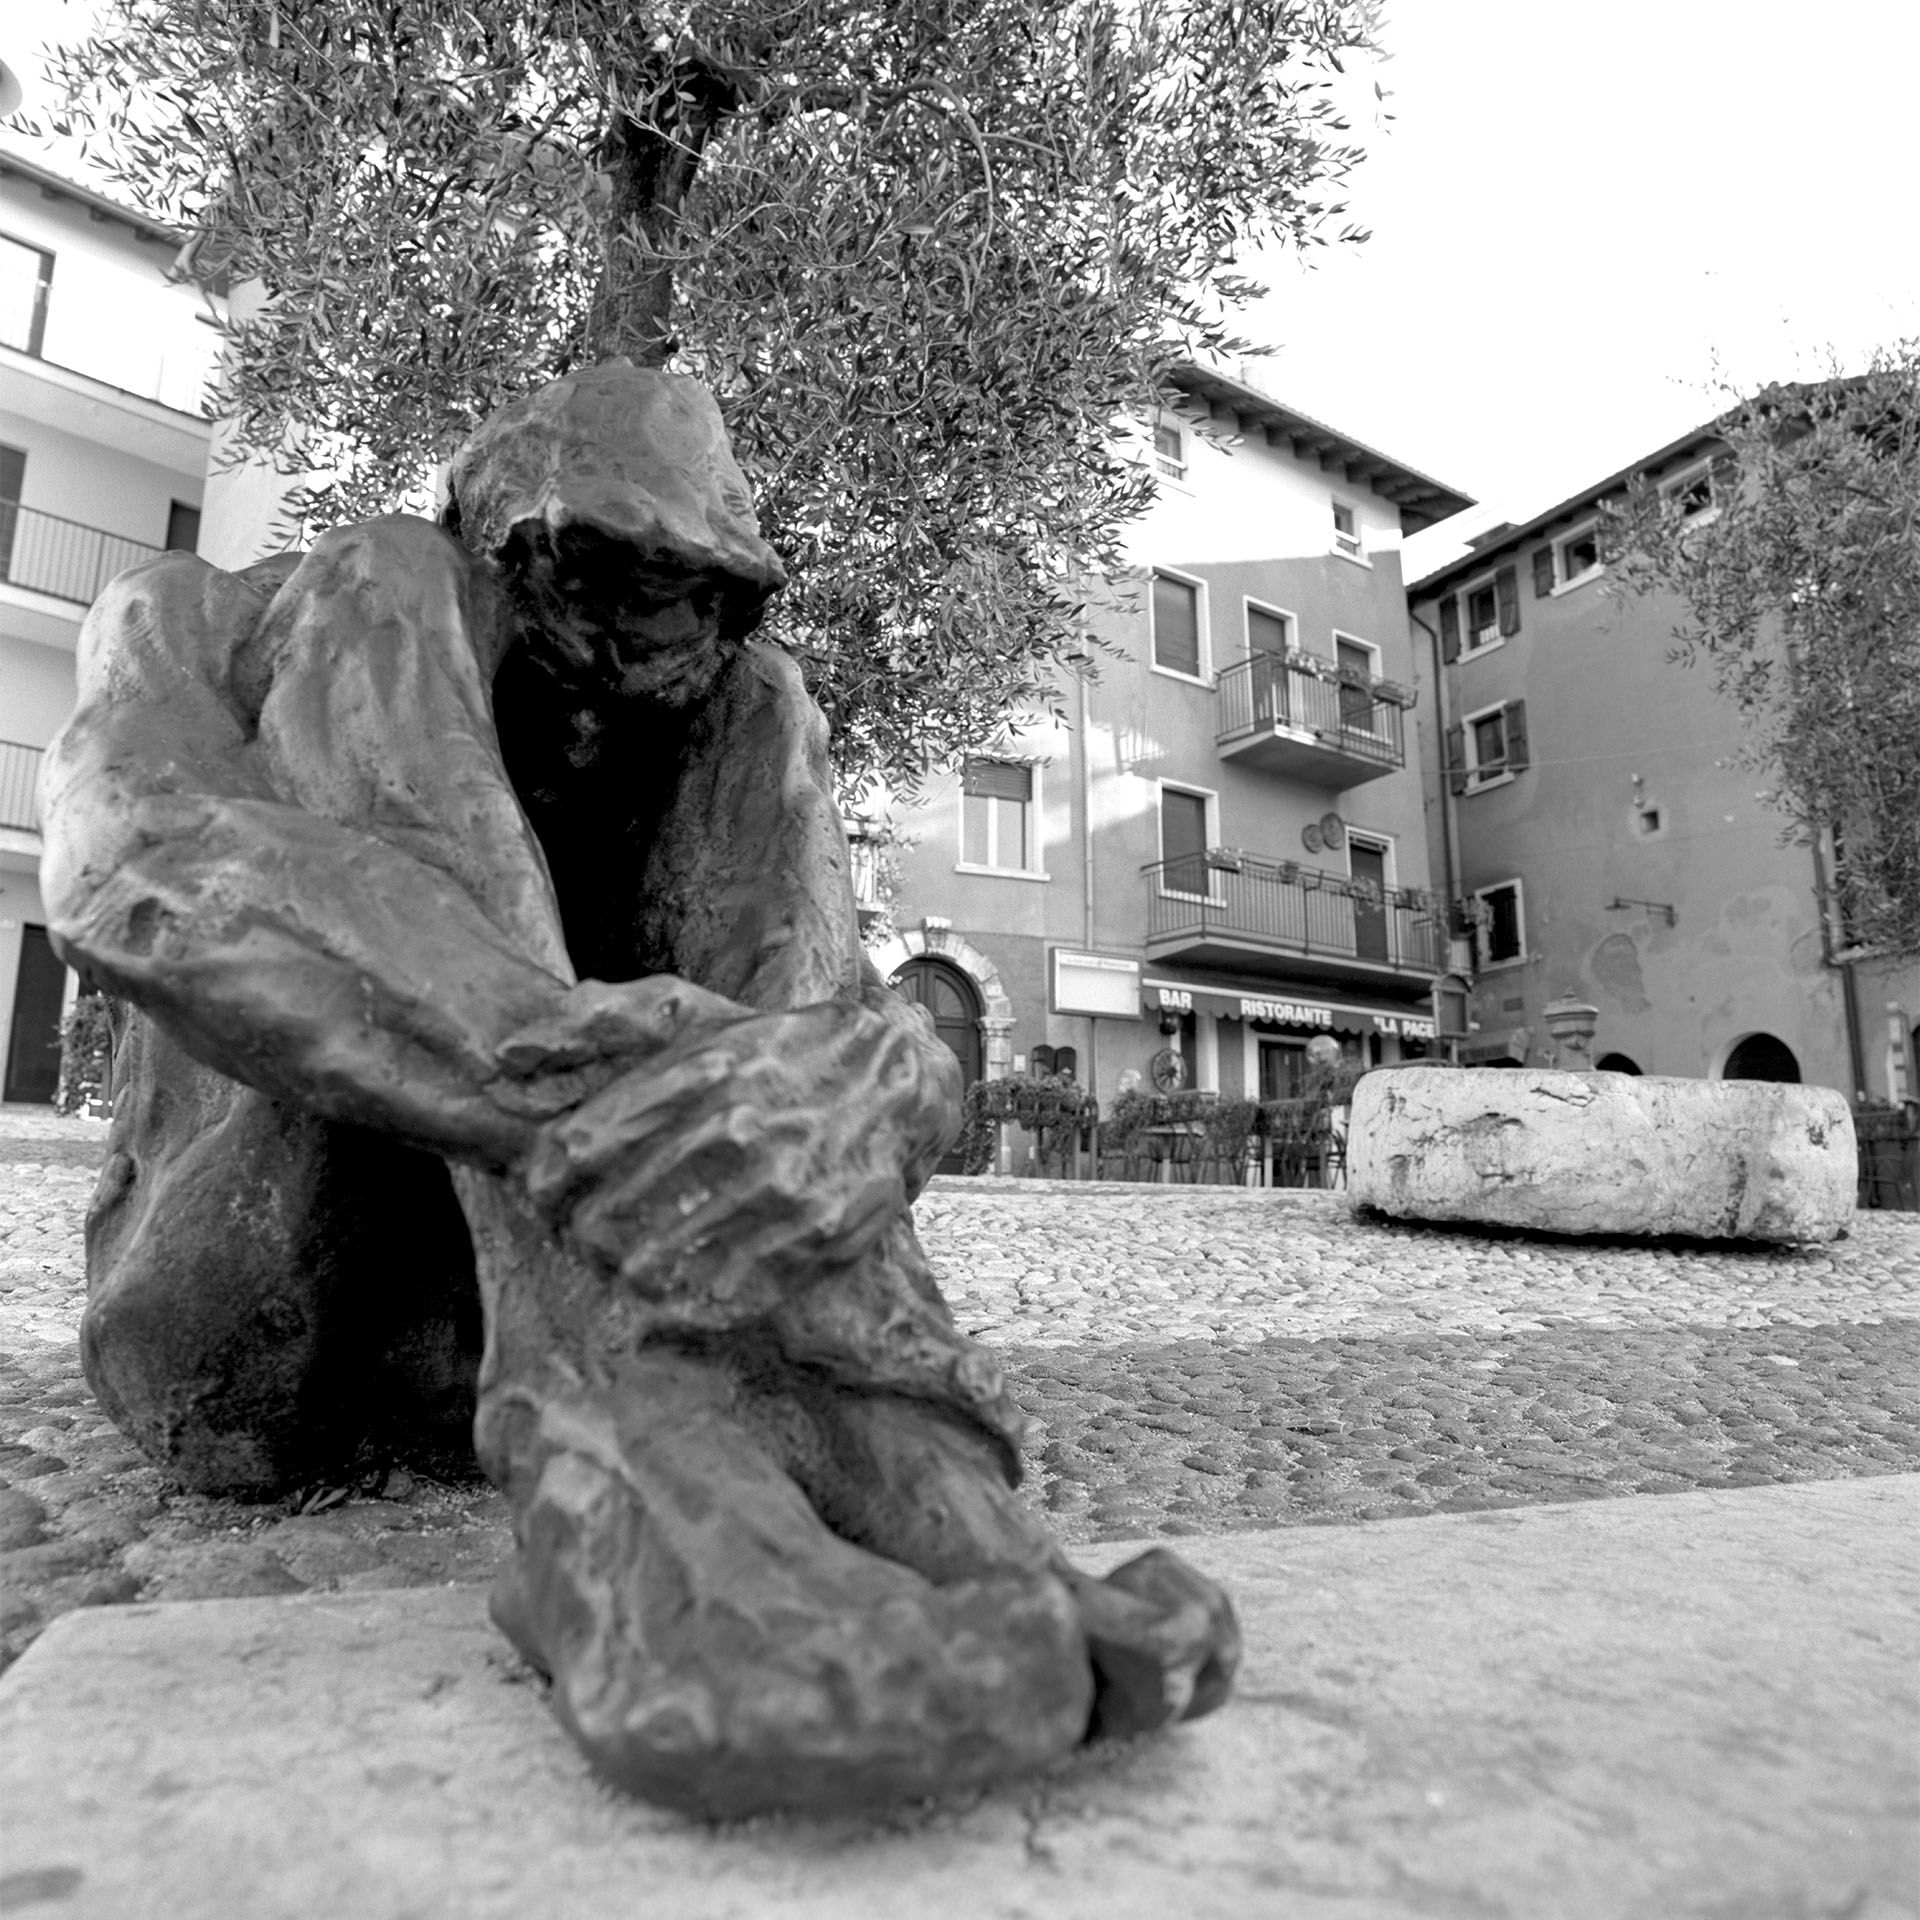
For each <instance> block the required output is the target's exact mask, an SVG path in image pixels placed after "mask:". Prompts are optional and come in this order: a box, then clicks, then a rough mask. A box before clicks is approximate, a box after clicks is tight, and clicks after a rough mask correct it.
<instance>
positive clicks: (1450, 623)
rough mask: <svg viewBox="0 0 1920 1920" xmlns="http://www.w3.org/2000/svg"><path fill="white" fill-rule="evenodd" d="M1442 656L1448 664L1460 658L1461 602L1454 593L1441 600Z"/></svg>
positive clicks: (1450, 664)
mask: <svg viewBox="0 0 1920 1920" xmlns="http://www.w3.org/2000/svg"><path fill="white" fill-rule="evenodd" d="M1440 658H1441V659H1442V660H1444V661H1445V662H1446V664H1447V665H1448V666H1452V665H1453V663H1454V662H1455V661H1456V660H1458V659H1459V658H1460V602H1459V601H1458V600H1457V599H1455V598H1454V596H1453V595H1452V594H1448V595H1447V597H1446V598H1445V599H1444V600H1442V601H1441V602H1440Z"/></svg>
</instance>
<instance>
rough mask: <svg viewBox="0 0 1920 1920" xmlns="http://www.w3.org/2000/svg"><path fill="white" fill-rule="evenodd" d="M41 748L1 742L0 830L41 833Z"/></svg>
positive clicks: (7, 741) (8, 741) (13, 742)
mask: <svg viewBox="0 0 1920 1920" xmlns="http://www.w3.org/2000/svg"><path fill="white" fill-rule="evenodd" d="M39 791H40V749H39V748H38V747H23V746H21V745H20V744H19V742H18V741H15V740H0V827H17V828H20V829H22V830H23V831H25V832H27V833H38V832H39V831H40V801H39Z"/></svg>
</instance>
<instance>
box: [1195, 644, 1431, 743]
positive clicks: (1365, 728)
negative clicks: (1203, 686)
mask: <svg viewBox="0 0 1920 1920" xmlns="http://www.w3.org/2000/svg"><path fill="white" fill-rule="evenodd" d="M1218 685H1219V716H1218V717H1219V738H1220V741H1221V744H1222V745H1224V744H1226V743H1227V742H1228V741H1230V740H1234V739H1237V738H1238V737H1239V736H1241V735H1242V734H1249V733H1264V732H1266V731H1267V730H1268V729H1269V728H1272V727H1274V726H1284V727H1294V728H1298V729H1299V730H1300V731H1302V732H1305V733H1311V734H1315V735H1317V736H1318V737H1319V738H1320V739H1321V740H1323V741H1325V742H1326V744H1327V745H1328V746H1331V747H1337V748H1338V749H1339V750H1340V752H1342V753H1346V754H1351V755H1353V756H1354V757H1355V758H1357V759H1361V760H1373V761H1377V762H1378V763H1379V764H1380V765H1381V766H1383V767H1399V766H1404V765H1405V764H1406V759H1407V751H1406V744H1405V737H1404V730H1403V727H1402V723H1401V716H1400V707H1399V704H1398V703H1397V702H1396V701H1394V700H1391V699H1387V698H1384V697H1383V696H1382V695H1381V694H1380V692H1379V691H1378V688H1379V686H1380V683H1379V682H1378V681H1373V680H1368V681H1364V682H1360V681H1354V682H1348V681H1344V680H1340V679H1337V678H1336V679H1328V678H1326V677H1325V676H1324V674H1322V673H1319V672H1315V671H1314V670H1313V668H1311V667H1306V666H1299V665H1296V664H1295V663H1294V661H1292V660H1290V659H1289V658H1287V656H1285V655H1284V654H1277V653H1256V654H1255V655H1254V656H1253V657H1252V658H1251V659H1249V660H1241V661H1238V662H1236V663H1235V664H1234V665H1233V666H1231V667H1228V668H1226V669H1225V670H1224V671H1223V672H1222V673H1221V675H1220V678H1219V682H1218Z"/></svg>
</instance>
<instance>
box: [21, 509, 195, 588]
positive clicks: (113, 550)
mask: <svg viewBox="0 0 1920 1920" xmlns="http://www.w3.org/2000/svg"><path fill="white" fill-rule="evenodd" d="M159 551H160V549H159V548H158V547H155V546H150V545H149V544H148V543H147V542H146V541H144V540H129V539H128V538H127V537H126V536H125V535H124V534H119V533H108V532H107V531H106V530H105V529H104V528H101V527H89V526H86V525H83V524H82V523H81V522H80V521H78V520H63V519H62V518H61V517H60V515H59V514H57V513H42V512H41V511H40V510H39V509H38V508H37V507H23V506H22V505H21V504H20V503H19V501H17V500H0V580H4V581H5V582H6V583H7V584H8V585H9V586H15V587H26V588H28V589H30V590H31V591H32V592H34V593H44V594H48V595H50V596H51V597H52V598H54V599H55V600H71V601H73V602H74V603H75V605H77V606H82V607H90V606H92V604H93V603H94V600H95V599H96V598H97V597H98V595H99V592H100V589H101V588H102V587H104V586H105V585H106V584H107V582H108V581H109V580H111V579H112V578H113V576H114V575H115V574H116V573H124V572H125V571H126V570H127V568H128V567H131V566H137V565H138V564H139V563H140V562H141V561H142V560H150V559H152V557H153V556H154V555H155V554H156V553H158V552H159Z"/></svg>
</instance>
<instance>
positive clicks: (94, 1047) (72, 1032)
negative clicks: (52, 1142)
mask: <svg viewBox="0 0 1920 1920" xmlns="http://www.w3.org/2000/svg"><path fill="white" fill-rule="evenodd" d="M112 1079H113V1002H112V1001H111V1000H109V999H108V998H107V996H106V995H105V994H104V993H82V994H81V996H80V997H79V999H77V1000H76V1001H75V1002H74V1003H73V1011H72V1012H71V1013H70V1014H68V1015H67V1017H66V1018H65V1019H64V1020H62V1021H61V1022H60V1085H59V1087H58V1088H57V1090H56V1091H55V1093H54V1096H53V1104H54V1108H55V1110H56V1111H57V1112H60V1113H101V1114H103V1113H105V1112H106V1110H107V1107H108V1091H109V1087H110V1083H111V1081H112Z"/></svg>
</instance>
